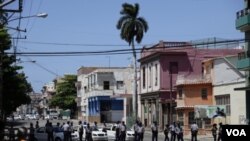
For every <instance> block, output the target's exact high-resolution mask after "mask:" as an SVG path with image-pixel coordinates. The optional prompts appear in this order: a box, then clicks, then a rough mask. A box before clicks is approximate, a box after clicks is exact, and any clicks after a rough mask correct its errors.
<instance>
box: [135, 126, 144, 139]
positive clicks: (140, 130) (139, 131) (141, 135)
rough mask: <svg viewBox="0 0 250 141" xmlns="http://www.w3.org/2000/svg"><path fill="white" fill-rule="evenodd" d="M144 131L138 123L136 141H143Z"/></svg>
mask: <svg viewBox="0 0 250 141" xmlns="http://www.w3.org/2000/svg"><path fill="white" fill-rule="evenodd" d="M144 131H145V129H144V127H143V125H142V123H141V122H139V125H138V140H137V141H143V137H144Z"/></svg>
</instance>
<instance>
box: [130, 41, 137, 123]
mask: <svg viewBox="0 0 250 141" xmlns="http://www.w3.org/2000/svg"><path fill="white" fill-rule="evenodd" d="M131 46H132V50H133V60H134V94H133V112H134V113H135V114H134V115H135V119H136V120H137V118H138V100H137V99H138V94H137V61H136V50H135V45H134V39H133V40H132V42H131Z"/></svg>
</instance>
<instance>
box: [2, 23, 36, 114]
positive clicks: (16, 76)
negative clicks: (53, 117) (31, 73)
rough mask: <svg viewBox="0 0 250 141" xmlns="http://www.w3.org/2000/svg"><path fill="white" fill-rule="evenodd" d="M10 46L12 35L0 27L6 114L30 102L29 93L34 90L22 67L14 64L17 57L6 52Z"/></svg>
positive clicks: (4, 110) (3, 93)
mask: <svg viewBox="0 0 250 141" xmlns="http://www.w3.org/2000/svg"><path fill="white" fill-rule="evenodd" d="M10 48H11V41H10V36H9V34H8V33H7V30H6V29H4V27H2V28H0V51H1V54H0V65H1V66H0V69H1V70H0V78H1V92H2V93H1V94H2V103H3V105H2V106H3V114H5V115H9V114H11V113H12V112H13V111H15V110H16V108H17V107H19V106H21V105H22V104H29V103H30V101H31V100H30V97H29V96H28V93H30V92H32V91H33V90H32V87H31V85H30V83H28V81H27V77H26V76H25V74H24V73H23V72H21V69H22V67H21V66H18V65H14V63H15V61H16V60H15V57H14V56H13V55H9V54H6V53H5V51H6V50H9V49H10Z"/></svg>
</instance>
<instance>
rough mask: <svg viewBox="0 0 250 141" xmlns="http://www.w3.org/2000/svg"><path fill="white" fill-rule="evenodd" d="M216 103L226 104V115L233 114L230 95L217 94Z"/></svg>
mask: <svg viewBox="0 0 250 141" xmlns="http://www.w3.org/2000/svg"><path fill="white" fill-rule="evenodd" d="M215 101H216V105H226V115H228V116H230V115H231V108H230V95H229V94H226V95H220V96H215Z"/></svg>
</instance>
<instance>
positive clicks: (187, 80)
mask: <svg viewBox="0 0 250 141" xmlns="http://www.w3.org/2000/svg"><path fill="white" fill-rule="evenodd" d="M211 82H212V81H211V75H210V74H205V75H187V76H185V75H178V76H177V80H176V84H177V85H181V84H199V83H211Z"/></svg>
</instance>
